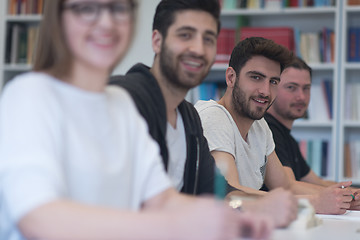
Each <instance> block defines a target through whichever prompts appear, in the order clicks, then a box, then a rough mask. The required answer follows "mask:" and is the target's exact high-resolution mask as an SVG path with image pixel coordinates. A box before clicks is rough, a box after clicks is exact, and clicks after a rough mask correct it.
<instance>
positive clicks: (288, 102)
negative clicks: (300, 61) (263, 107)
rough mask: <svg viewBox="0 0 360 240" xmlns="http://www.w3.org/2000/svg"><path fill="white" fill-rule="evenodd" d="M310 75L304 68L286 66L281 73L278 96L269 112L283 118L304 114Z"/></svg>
mask: <svg viewBox="0 0 360 240" xmlns="http://www.w3.org/2000/svg"><path fill="white" fill-rule="evenodd" d="M310 88H311V76H310V73H309V71H307V70H305V69H301V70H300V69H296V68H293V67H289V68H286V69H285V70H284V71H283V73H282V74H281V83H280V84H279V90H278V96H277V98H276V101H275V102H274V104H273V106H272V107H271V113H275V114H276V116H277V117H280V118H281V119H283V120H291V121H294V120H295V119H298V118H301V117H303V116H304V114H305V112H306V110H307V107H308V105H309V102H310Z"/></svg>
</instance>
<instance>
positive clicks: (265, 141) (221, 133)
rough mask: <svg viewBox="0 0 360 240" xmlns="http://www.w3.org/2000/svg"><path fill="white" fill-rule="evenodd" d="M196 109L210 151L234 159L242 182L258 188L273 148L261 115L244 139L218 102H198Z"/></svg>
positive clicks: (244, 184)
mask: <svg viewBox="0 0 360 240" xmlns="http://www.w3.org/2000/svg"><path fill="white" fill-rule="evenodd" d="M195 108H196V110H197V111H198V112H199V115H200V119H201V122H202V125H203V128H204V135H205V137H206V138H207V140H208V143H209V148H210V151H223V152H227V153H230V154H231V155H233V156H234V158H235V163H236V167H237V171H238V173H239V182H240V184H241V185H243V186H246V187H251V188H254V189H260V188H261V186H262V184H263V182H264V177H265V169H266V162H267V156H269V155H270V154H271V153H272V152H273V151H274V149H275V144H274V140H273V138H272V133H271V130H270V128H269V126H268V125H267V123H266V121H265V120H264V119H263V118H262V119H260V120H256V121H254V123H253V124H252V126H251V127H250V129H249V132H248V137H247V139H246V141H245V140H244V139H243V138H242V136H241V134H240V131H239V129H238V128H237V126H236V123H235V121H234V120H233V118H232V117H231V114H230V113H229V112H228V111H227V110H226V108H225V107H223V106H222V105H220V104H218V103H217V102H215V101H213V100H210V101H198V102H197V103H196V105H195Z"/></svg>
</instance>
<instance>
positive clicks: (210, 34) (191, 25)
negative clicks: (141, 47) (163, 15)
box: [153, 10, 217, 90]
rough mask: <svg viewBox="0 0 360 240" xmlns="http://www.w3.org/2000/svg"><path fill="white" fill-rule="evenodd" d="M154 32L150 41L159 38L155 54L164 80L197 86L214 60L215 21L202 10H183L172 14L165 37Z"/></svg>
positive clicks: (179, 86)
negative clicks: (172, 20)
mask: <svg viewBox="0 0 360 240" xmlns="http://www.w3.org/2000/svg"><path fill="white" fill-rule="evenodd" d="M154 34H155V37H154V38H153V40H154V39H155V40H156V39H161V40H160V41H158V42H157V44H155V46H156V45H159V47H158V48H156V47H155V53H156V54H157V56H156V57H157V58H158V60H159V68H160V72H161V74H162V76H163V77H164V78H165V79H166V81H167V82H168V83H170V84H171V85H173V86H176V87H178V88H182V89H185V90H189V89H190V88H193V87H195V86H197V85H199V84H200V83H201V82H202V81H203V80H204V78H205V77H206V75H207V74H208V72H209V70H210V68H211V66H212V64H213V62H214V59H215V55H216V41H217V23H216V20H215V19H214V18H213V17H212V16H211V15H210V14H209V13H207V12H204V11H196V10H184V11H180V12H178V13H176V15H175V21H174V23H173V24H172V25H171V26H170V27H169V29H168V32H167V35H166V38H165V39H163V38H162V36H160V33H159V32H157V31H156V30H155V33H154ZM156 36H157V37H158V38H156ZM155 64H156V62H155Z"/></svg>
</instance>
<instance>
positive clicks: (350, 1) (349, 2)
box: [348, 0, 360, 6]
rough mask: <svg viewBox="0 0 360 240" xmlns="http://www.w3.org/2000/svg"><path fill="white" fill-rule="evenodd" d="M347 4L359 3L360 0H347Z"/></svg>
mask: <svg viewBox="0 0 360 240" xmlns="http://www.w3.org/2000/svg"><path fill="white" fill-rule="evenodd" d="M348 5H349V6H353V5H360V0H348Z"/></svg>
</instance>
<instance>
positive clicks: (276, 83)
mask: <svg viewBox="0 0 360 240" xmlns="http://www.w3.org/2000/svg"><path fill="white" fill-rule="evenodd" d="M279 82H280V81H279V80H278V79H270V83H271V84H272V85H278V84H279Z"/></svg>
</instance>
